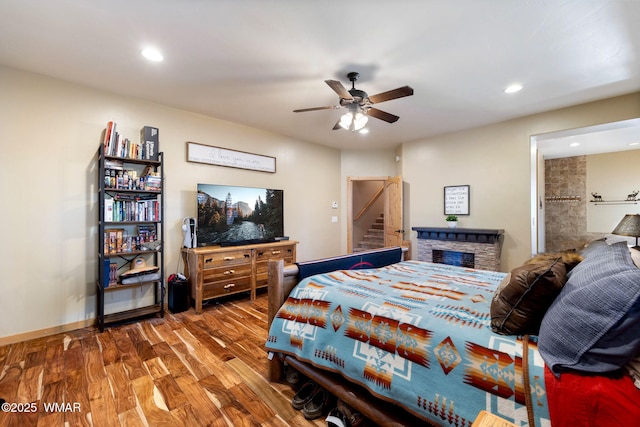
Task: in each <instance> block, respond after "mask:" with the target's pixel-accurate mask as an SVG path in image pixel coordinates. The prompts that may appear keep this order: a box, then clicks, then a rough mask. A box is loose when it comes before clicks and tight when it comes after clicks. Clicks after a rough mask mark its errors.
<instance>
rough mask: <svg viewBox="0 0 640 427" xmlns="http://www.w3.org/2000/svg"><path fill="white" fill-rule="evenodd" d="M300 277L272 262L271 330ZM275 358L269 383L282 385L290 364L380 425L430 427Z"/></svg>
mask: <svg viewBox="0 0 640 427" xmlns="http://www.w3.org/2000/svg"><path fill="white" fill-rule="evenodd" d="M402 251H403V253H405V254H406V253H407V252H408V248H406V247H403V248H402ZM371 252H375V251H371ZM366 253H369V251H367V252H359V253H357V254H348V255H342V256H338V257H335V258H330V259H331V260H336V259H345V258H348V257H353V256H354V255H360V254H366ZM298 273H299V270H298V266H297V265H295V264H293V265H287V266H285V265H284V261H282V260H270V261H269V287H268V292H269V296H268V298H269V302H268V323H269V327H271V323H272V321H273V318H274V317H275V315H276V313H277V311H278V309H279V308H280V307H281V306H282V304H284V302H285V300H286V299H287V297H288V296H289V293H290V292H291V290H292V289H293V288H294V287H295V286H296V284H297V283H298ZM272 356H273V357H272V358H271V359H270V361H269V369H268V374H269V381H274V382H277V381H282V378H283V376H284V365H285V364H287V365H289V366H291V367H292V368H294V369H296V370H297V371H299V372H300V373H301V374H303V375H304V376H306V377H307V378H309V379H311V380H313V381H315V382H316V383H317V384H318V385H320V386H321V387H323V388H324V389H326V390H327V391H329V392H330V393H331V394H332V395H334V396H335V397H337V398H338V399H340V400H342V401H344V402H345V403H347V404H348V405H350V406H351V407H353V408H354V409H355V410H357V411H358V412H360V413H362V414H363V415H364V416H365V417H367V418H368V419H369V420H371V421H372V422H374V423H376V424H378V425H384V426H416V425H428V424H429V423H428V422H427V421H424V420H422V419H419V418H417V417H415V416H413V415H412V414H410V413H409V412H407V411H406V410H404V409H403V408H401V407H400V406H397V405H394V404H392V403H389V402H386V401H383V400H381V399H378V398H377V397H375V396H373V395H372V394H371V393H369V392H368V391H367V390H366V389H365V388H364V387H361V386H359V385H357V384H353V383H351V382H349V381H347V380H346V379H345V378H344V377H342V376H341V375H339V374H335V373H332V372H329V371H324V370H321V369H318V368H315V367H314V366H312V365H310V364H308V363H305V362H301V361H299V360H297V359H296V358H294V357H292V356H278V355H275V354H274V355H272Z"/></svg>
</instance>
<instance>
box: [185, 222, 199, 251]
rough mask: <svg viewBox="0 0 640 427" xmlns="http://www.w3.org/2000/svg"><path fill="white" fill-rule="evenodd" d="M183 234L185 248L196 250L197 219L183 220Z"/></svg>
mask: <svg viewBox="0 0 640 427" xmlns="http://www.w3.org/2000/svg"><path fill="white" fill-rule="evenodd" d="M182 232H183V233H184V241H183V243H182V245H183V246H184V247H185V248H195V247H196V246H198V238H197V236H196V219H195V218H189V217H186V218H184V219H183V220H182Z"/></svg>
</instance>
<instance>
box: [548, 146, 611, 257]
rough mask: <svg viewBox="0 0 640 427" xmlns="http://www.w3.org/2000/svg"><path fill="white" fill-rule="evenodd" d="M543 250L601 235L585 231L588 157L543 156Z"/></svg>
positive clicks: (575, 245) (574, 245)
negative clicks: (556, 157) (544, 238)
mask: <svg viewBox="0 0 640 427" xmlns="http://www.w3.org/2000/svg"><path fill="white" fill-rule="evenodd" d="M544 163H545V200H544V201H543V206H544V209H545V234H546V242H545V250H546V252H554V251H559V250H565V249H575V248H580V247H582V246H584V244H585V243H587V242H589V241H591V240H594V239H597V238H599V237H602V235H601V234H596V233H587V203H589V199H590V197H591V196H590V195H587V183H586V181H587V157H586V156H577V157H566V158H562V159H550V160H545V162H544Z"/></svg>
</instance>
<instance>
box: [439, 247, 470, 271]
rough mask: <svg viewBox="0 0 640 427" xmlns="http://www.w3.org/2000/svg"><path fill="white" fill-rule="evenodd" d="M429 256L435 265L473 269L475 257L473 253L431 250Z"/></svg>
mask: <svg viewBox="0 0 640 427" xmlns="http://www.w3.org/2000/svg"><path fill="white" fill-rule="evenodd" d="M431 255H432V259H433V262H435V263H437V264H447V265H455V266H457V267H468V268H474V267H475V255H474V254H473V253H469V252H458V251H444V250H438V249H433V251H432V253H431Z"/></svg>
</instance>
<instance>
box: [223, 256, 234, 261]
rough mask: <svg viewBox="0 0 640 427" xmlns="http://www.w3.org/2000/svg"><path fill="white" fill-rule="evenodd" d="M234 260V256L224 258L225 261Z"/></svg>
mask: <svg viewBox="0 0 640 427" xmlns="http://www.w3.org/2000/svg"><path fill="white" fill-rule="evenodd" d="M234 259H236V257H234V256H226V257H224V260H225V261H233V260H234Z"/></svg>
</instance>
